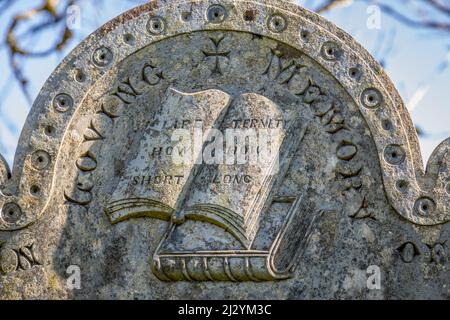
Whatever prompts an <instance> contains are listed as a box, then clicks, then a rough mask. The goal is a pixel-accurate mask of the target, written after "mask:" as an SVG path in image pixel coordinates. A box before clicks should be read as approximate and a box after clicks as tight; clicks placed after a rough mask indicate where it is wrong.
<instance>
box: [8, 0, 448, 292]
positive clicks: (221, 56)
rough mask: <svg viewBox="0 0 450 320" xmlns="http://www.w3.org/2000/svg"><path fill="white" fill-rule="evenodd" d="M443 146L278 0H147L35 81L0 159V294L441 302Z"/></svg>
mask: <svg viewBox="0 0 450 320" xmlns="http://www.w3.org/2000/svg"><path fill="white" fill-rule="evenodd" d="M449 146H450V140H448V139H447V140H446V141H444V142H443V143H442V144H441V145H440V146H438V147H437V149H436V151H435V152H434V153H433V155H432V156H431V158H430V160H429V162H428V165H427V166H426V170H425V169H424V166H423V164H422V157H421V154H420V150H419V144H418V138H417V135H416V132H415V130H414V126H413V124H412V122H411V120H410V117H409V115H408V112H407V110H406V108H405V106H404V104H403V102H402V100H401V98H400V96H399V94H398V93H397V91H396V89H395V88H394V86H393V85H392V83H391V81H390V80H389V79H388V77H387V76H386V75H385V73H384V72H383V70H382V68H381V67H380V65H379V64H378V63H377V62H376V61H375V60H374V59H373V58H372V57H371V56H370V55H369V54H368V53H367V51H365V50H364V49H363V48H362V47H361V46H360V45H358V44H357V43H356V42H355V41H354V40H353V39H352V38H351V37H350V36H349V35H347V34H346V33H345V32H343V31H342V30H340V29H338V28H337V27H336V26H334V25H333V24H331V23H330V22H327V21H325V20H324V19H323V18H321V17H320V16H318V15H316V14H314V13H311V12H309V11H306V10H304V9H302V8H300V7H298V6H297V5H295V4H293V3H290V2H287V1H278V0H277V1H275V0H234V1H230V0H195V1H194V0H190V1H188V0H186V1H181V0H180V1H162V0H160V1H152V2H150V3H148V4H145V5H143V6H140V7H137V8H135V9H133V10H131V11H129V12H126V13H124V14H122V15H121V16H119V17H117V18H115V19H114V20H112V21H110V22H108V23H107V24H106V25H104V26H103V27H101V28H100V29H99V30H98V31H96V32H95V33H94V34H92V35H91V36H89V37H88V38H87V39H86V40H85V41H83V42H82V43H81V44H80V45H79V46H78V47H77V48H76V49H75V50H74V51H73V52H72V53H71V54H70V55H69V56H68V57H66V58H65V59H64V61H63V62H62V63H61V65H60V66H59V67H58V68H57V69H56V70H55V71H54V73H53V74H52V75H51V76H50V78H49V79H48V81H47V82H46V84H45V85H44V87H43V89H42V91H41V92H40V94H39V96H38V97H37V99H36V101H35V103H34V105H33V108H32V110H31V112H30V114H29V117H28V119H27V122H26V124H25V127H24V129H23V132H22V135H21V138H20V142H19V145H18V149H17V153H16V157H15V161H14V166H13V168H12V170H11V171H10V170H9V168H8V165H7V164H6V162H5V161H4V160H3V158H0V185H1V188H0V191H1V192H0V208H1V219H0V271H1V272H0V298H1V299H23V298H26V299H31V298H46V299H83V298H89V299H104V298H113V299H127V298H130V299H131V298H133V299H178V298H196V299H211V298H217V299H246V298H249V299H253V298H255V299H256V298H259V299H262V298H263V299H270V298H272V299H314V298H321V299H335V298H339V299H347V298H356V299H367V298H368V299H405V298H450V273H449V267H450V263H449V259H448V256H449V254H450V248H449V246H450V242H449V241H448V240H449V238H450V224H449V223H448V222H449V221H450V208H449V203H450V201H449V200H450V175H449V167H450V156H449Z"/></svg>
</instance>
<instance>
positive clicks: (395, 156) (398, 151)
mask: <svg viewBox="0 0 450 320" xmlns="http://www.w3.org/2000/svg"><path fill="white" fill-rule="evenodd" d="M405 157H406V154H405V151H404V150H403V148H402V147H401V146H399V145H389V146H387V147H386V149H384V159H385V160H386V162H387V163H389V164H393V165H398V164H400V163H402V162H403V161H404V160H405Z"/></svg>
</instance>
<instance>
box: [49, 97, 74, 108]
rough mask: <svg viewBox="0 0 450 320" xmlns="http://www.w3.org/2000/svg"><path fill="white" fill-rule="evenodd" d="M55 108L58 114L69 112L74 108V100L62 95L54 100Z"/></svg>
mask: <svg viewBox="0 0 450 320" xmlns="http://www.w3.org/2000/svg"><path fill="white" fill-rule="evenodd" d="M53 107H54V108H55V110H56V111H58V112H67V111H68V110H69V109H71V108H72V107H73V99H72V97H71V96H69V95H68V94H65V93H60V94H58V95H57V96H56V97H55V98H54V99H53Z"/></svg>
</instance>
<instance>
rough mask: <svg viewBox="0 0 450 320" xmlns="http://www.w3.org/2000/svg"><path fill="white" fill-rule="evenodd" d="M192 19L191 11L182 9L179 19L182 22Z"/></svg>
mask: <svg viewBox="0 0 450 320" xmlns="http://www.w3.org/2000/svg"><path fill="white" fill-rule="evenodd" d="M191 19H192V13H190V12H189V11H183V12H182V13H181V20H182V21H184V22H187V21H190V20H191Z"/></svg>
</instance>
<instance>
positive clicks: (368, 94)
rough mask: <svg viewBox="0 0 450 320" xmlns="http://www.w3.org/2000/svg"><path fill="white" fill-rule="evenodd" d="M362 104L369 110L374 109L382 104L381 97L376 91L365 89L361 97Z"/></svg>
mask: <svg viewBox="0 0 450 320" xmlns="http://www.w3.org/2000/svg"><path fill="white" fill-rule="evenodd" d="M361 102H362V104H363V105H364V106H365V107H366V108H369V109H375V108H378V107H379V106H381V104H382V103H383V97H382V95H381V93H380V91H378V90H377V89H373V88H371V89H366V90H364V92H363V93H362V96H361Z"/></svg>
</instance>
